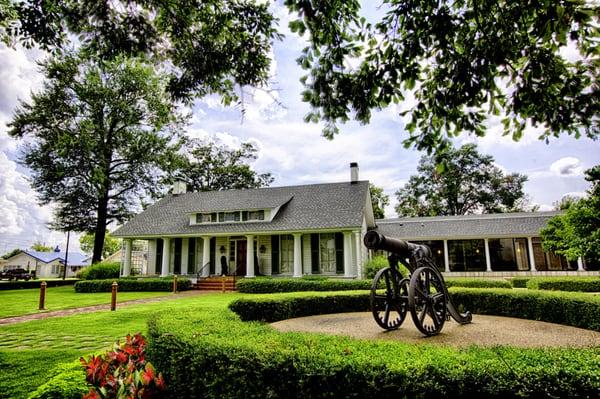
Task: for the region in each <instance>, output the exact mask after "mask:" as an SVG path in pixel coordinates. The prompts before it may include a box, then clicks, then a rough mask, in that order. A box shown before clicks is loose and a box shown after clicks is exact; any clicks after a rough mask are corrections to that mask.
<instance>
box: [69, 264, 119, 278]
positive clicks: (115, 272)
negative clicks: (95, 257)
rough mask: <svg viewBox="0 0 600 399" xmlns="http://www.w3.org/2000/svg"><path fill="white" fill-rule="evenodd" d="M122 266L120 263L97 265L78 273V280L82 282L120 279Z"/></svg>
mask: <svg viewBox="0 0 600 399" xmlns="http://www.w3.org/2000/svg"><path fill="white" fill-rule="evenodd" d="M120 274H121V264H120V263H119V262H109V263H96V264H95V265H92V266H88V267H85V268H83V269H81V270H80V271H79V272H78V273H77V278H80V279H82V280H104V279H109V278H112V279H115V278H119V276H120Z"/></svg>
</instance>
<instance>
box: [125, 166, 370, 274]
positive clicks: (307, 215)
mask: <svg viewBox="0 0 600 399" xmlns="http://www.w3.org/2000/svg"><path fill="white" fill-rule="evenodd" d="M183 187H185V186H183ZM371 228H375V219H374V217H373V208H372V206H371V200H370V194H369V182H368V181H359V180H358V165H357V164H355V163H353V164H351V180H350V181H347V182H343V183H329V184H312V185H303V186H289V187H268V188H259V189H248V190H227V191H213V192H190V193H188V192H185V188H182V187H181V186H180V189H178V190H175V191H174V192H173V194H170V195H168V196H166V197H165V198H163V199H161V200H160V201H158V202H157V203H155V204H153V205H152V206H150V207H148V208H147V209H146V210H145V211H144V212H142V213H140V214H139V215H137V216H136V217H134V218H133V219H132V220H130V221H129V222H128V223H126V224H125V225H124V226H122V227H121V228H119V229H118V230H116V231H115V232H114V233H113V236H114V237H121V238H123V239H124V247H125V256H124V260H123V274H124V275H129V274H130V272H131V252H132V241H133V240H147V241H148V266H147V274H160V275H162V276H166V275H169V274H172V273H174V274H199V275H200V276H209V275H214V274H221V273H222V272H226V273H227V274H234V273H235V274H236V275H243V276H246V277H253V276H255V275H257V274H263V275H279V276H296V277H299V276H302V275H306V274H319V275H331V276H343V277H357V276H362V274H363V272H362V266H363V264H364V261H365V260H366V258H367V250H366V248H364V246H363V245H362V237H363V235H364V234H365V233H366V231H367V229H371ZM224 269H227V270H224Z"/></svg>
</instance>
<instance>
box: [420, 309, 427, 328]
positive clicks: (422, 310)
mask: <svg viewBox="0 0 600 399" xmlns="http://www.w3.org/2000/svg"><path fill="white" fill-rule="evenodd" d="M426 314H427V304H425V305H423V309H421V313H420V314H419V322H420V323H421V325H423V321H424V320H425V315H426Z"/></svg>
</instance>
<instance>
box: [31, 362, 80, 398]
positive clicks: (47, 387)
mask: <svg viewBox="0 0 600 399" xmlns="http://www.w3.org/2000/svg"><path fill="white" fill-rule="evenodd" d="M56 372H57V374H56V375H54V377H52V378H50V379H49V380H48V381H46V382H45V383H44V384H42V385H40V386H39V387H38V388H37V389H36V390H35V391H34V392H32V393H31V394H30V395H29V396H28V399H81V398H82V397H83V396H84V395H85V394H87V393H88V391H89V387H88V385H87V383H86V382H85V371H84V369H83V367H82V366H81V363H80V362H79V360H76V361H73V362H70V363H65V364H62V365H59V366H58V367H57V368H56Z"/></svg>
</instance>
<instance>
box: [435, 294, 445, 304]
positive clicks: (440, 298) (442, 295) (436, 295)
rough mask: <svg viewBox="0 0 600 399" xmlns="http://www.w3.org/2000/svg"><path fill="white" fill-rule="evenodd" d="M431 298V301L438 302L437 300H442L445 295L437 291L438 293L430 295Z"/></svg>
mask: <svg viewBox="0 0 600 399" xmlns="http://www.w3.org/2000/svg"><path fill="white" fill-rule="evenodd" d="M432 298H433V303H438V302H440V301H441V300H444V298H445V295H444V294H443V293H438V294H434V295H433V296H432Z"/></svg>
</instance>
